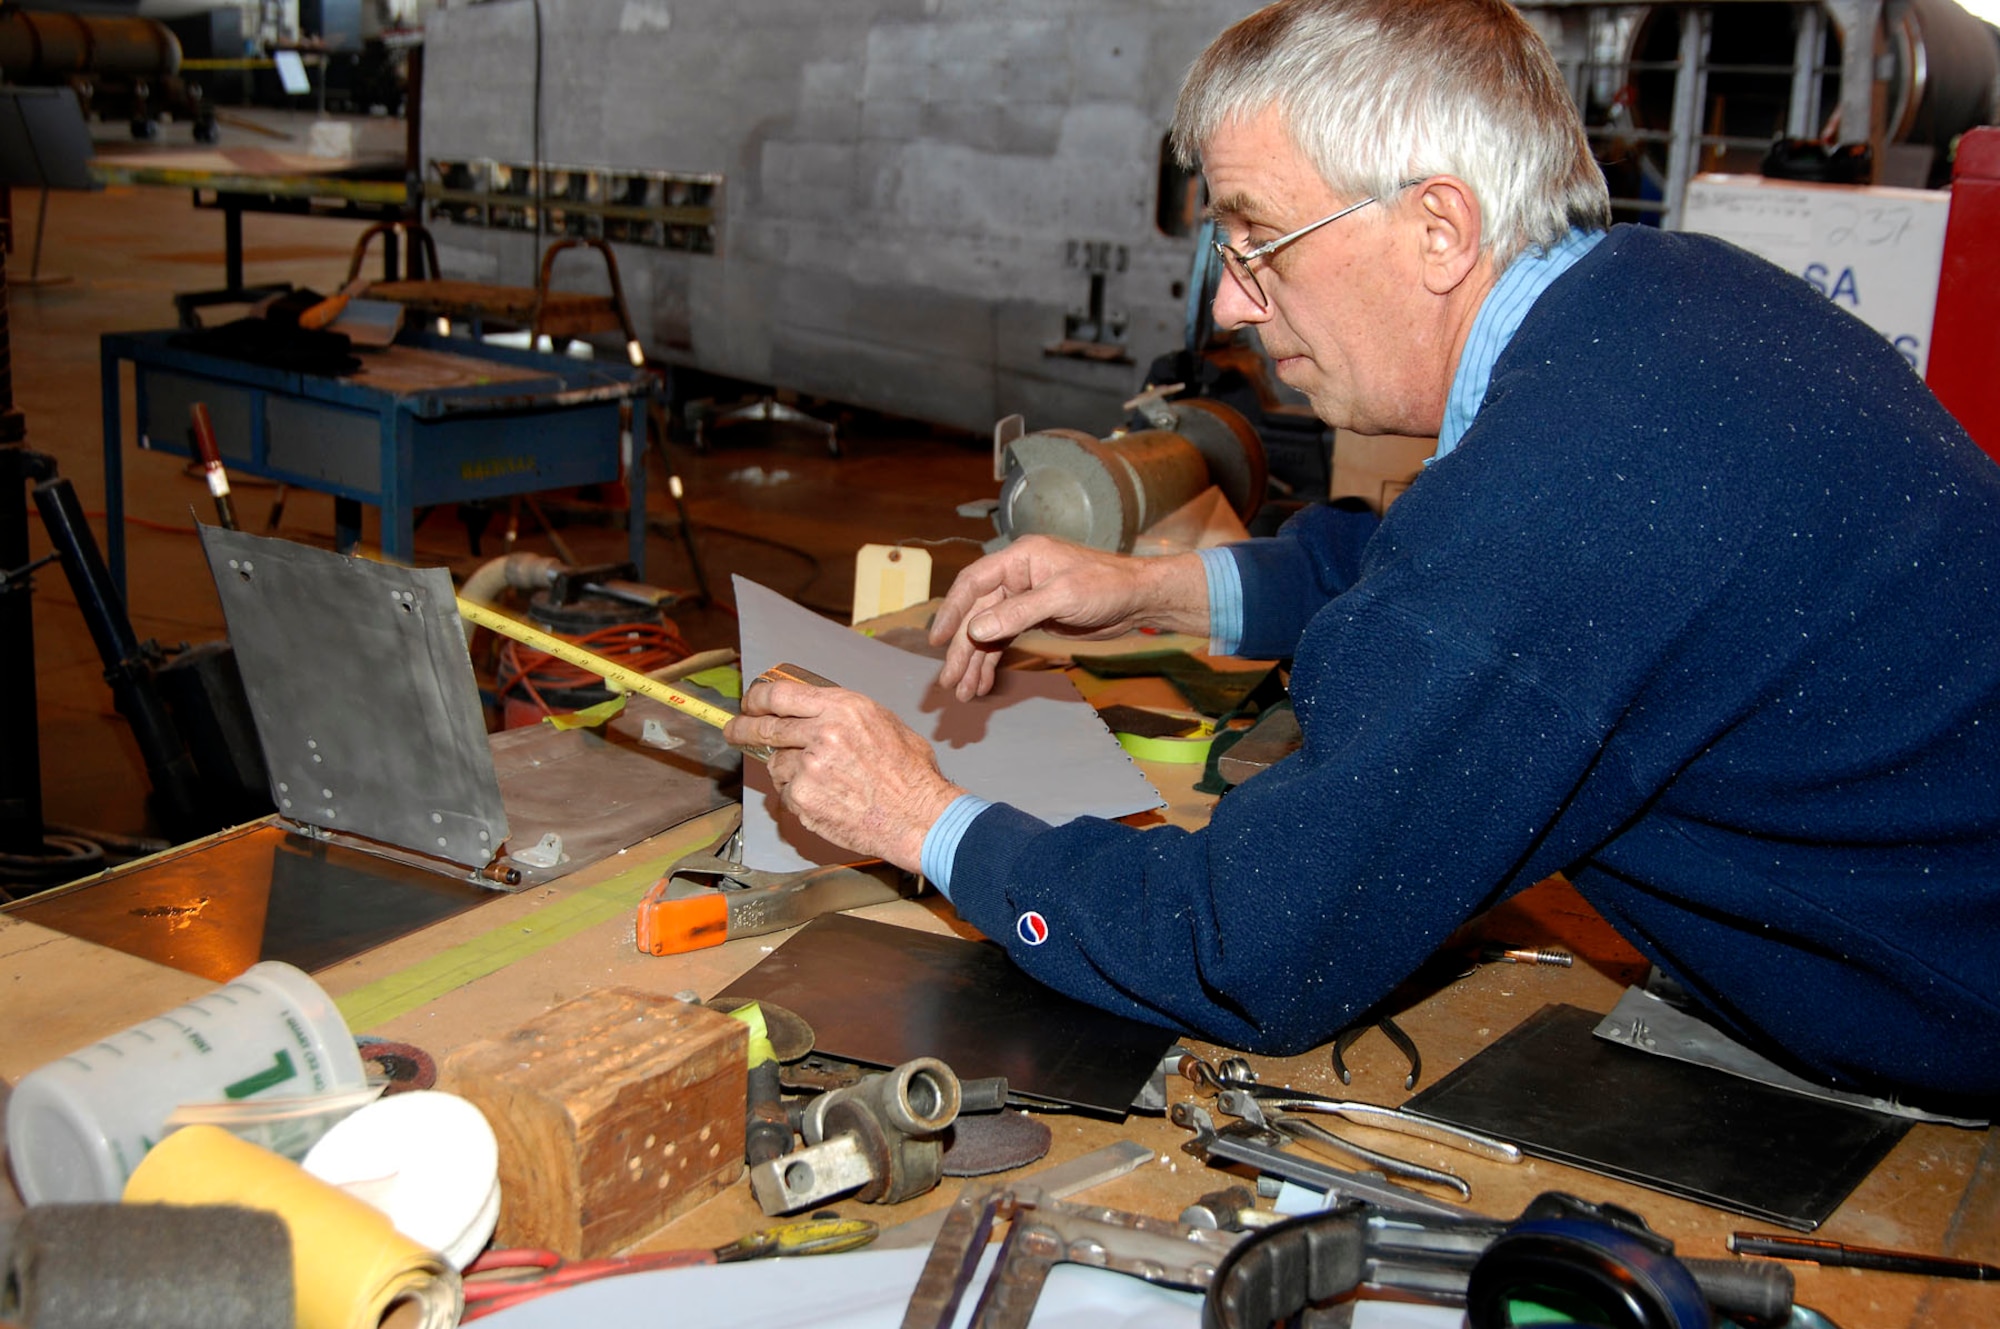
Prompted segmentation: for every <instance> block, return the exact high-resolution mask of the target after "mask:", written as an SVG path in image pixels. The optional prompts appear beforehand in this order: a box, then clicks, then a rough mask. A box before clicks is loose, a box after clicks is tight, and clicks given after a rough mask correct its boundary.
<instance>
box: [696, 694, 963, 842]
mask: <svg viewBox="0 0 2000 1329" xmlns="http://www.w3.org/2000/svg"><path fill="white" fill-rule="evenodd" d="M722 736H723V737H724V738H726V739H728V740H729V741H730V742H731V743H733V744H735V745H736V746H737V747H741V748H754V747H768V748H770V749H771V759H770V762H769V766H770V770H771V783H772V785H773V787H775V788H776V790H777V791H778V797H779V798H781V799H782V800H784V804H785V806H786V807H787V808H790V809H791V810H792V812H793V813H794V814H795V815H796V816H797V817H798V819H799V820H800V821H801V822H803V823H804V824H805V827H806V829H807V830H809V831H811V832H812V833H813V834H815V835H818V836H821V837H823V838H825V839H828V840H831V841H832V842H833V843H835V844H837V845H841V846H844V847H845V848H848V849H852V850H854V851H856V852H857V853H862V854H870V855H873V856H875V857H877V858H884V859H887V860H888V861H889V862H891V863H894V864H896V865H897V866H898V867H901V868H905V869H907V870H909V871H911V872H917V871H921V870H922V858H923V847H924V833H925V832H926V831H928V830H930V828H931V824H932V823H933V822H935V821H936V820H937V819H938V818H939V817H940V816H942V815H943V814H944V810H945V808H947V807H948V806H950V804H951V801H952V800H953V799H954V798H957V797H958V796H959V795H960V794H962V793H964V792H965V791H964V790H963V789H960V788H959V787H958V786H957V785H954V784H952V783H951V782H950V781H949V780H947V779H945V778H944V774H943V772H941V771H939V770H938V765H937V757H936V755H935V754H934V753H933V752H932V751H931V745H930V744H929V743H927V742H925V741H924V740H923V739H922V738H921V737H919V736H918V735H917V733H916V732H915V731H914V730H912V729H911V728H910V727H909V726H908V725H906V724H904V723H903V722H902V720H901V719H899V718H897V716H896V715H895V713H894V712H892V711H891V710H889V708H888V707H886V706H883V705H881V704H880V703H878V702H876V701H874V700H872V699H870V698H868V697H864V696H862V695H861V694H860V693H858V692H849V691H848V690H847V689H845V688H820V687H813V686H811V685H809V684H805V683H793V682H788V681H784V680H772V679H762V678H760V679H758V680H757V681H756V682H755V683H753V684H751V685H750V688H749V690H748V691H746V692H745V693H744V694H743V711H742V714H740V715H738V716H737V717H736V718H735V719H734V720H731V721H730V722H729V724H728V726H727V727H726V728H724V729H723V731H722Z"/></svg>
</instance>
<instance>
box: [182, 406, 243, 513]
mask: <svg viewBox="0 0 2000 1329" xmlns="http://www.w3.org/2000/svg"><path fill="white" fill-rule="evenodd" d="M188 413H189V414H190V415H192V416H193V417H194V427H193V429H192V430H191V431H190V432H192V433H193V435H194V451H195V455H196V456H197V457H199V458H201V468H202V471H203V472H204V473H205V476H206V479H207V480H208V492H209V493H211V494H213V495H215V515H216V517H217V519H218V520H220V521H221V522H222V528H223V529H224V530H226V531H233V530H235V529H236V507H235V505H234V504H232V503H231V502H230V501H229V472H227V471H225V470H223V469H222V449H221V447H220V446H218V445H217V443H216V441H215V422H214V421H213V420H210V419H209V418H208V407H207V405H206V404H205V403H202V402H196V403H195V404H194V405H193V406H191V407H190V408H188Z"/></svg>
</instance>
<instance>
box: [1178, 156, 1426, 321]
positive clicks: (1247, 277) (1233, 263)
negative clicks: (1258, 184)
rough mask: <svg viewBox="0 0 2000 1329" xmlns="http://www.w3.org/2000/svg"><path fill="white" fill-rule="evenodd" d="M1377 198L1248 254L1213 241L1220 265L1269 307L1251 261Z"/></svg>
mask: <svg viewBox="0 0 2000 1329" xmlns="http://www.w3.org/2000/svg"><path fill="white" fill-rule="evenodd" d="M1420 183H1421V181H1419V180H1405V181H1403V182H1402V183H1401V184H1399V185H1397V186H1396V188H1397V189H1398V190H1404V189H1408V188H1409V187H1410V186H1411V185H1414V184H1420ZM1378 201H1379V200H1378V199H1377V197H1376V196H1375V195H1373V194H1370V195H1369V196H1368V197H1367V198H1364V199H1362V200H1361V201H1360V202H1359V203H1350V204H1348V205H1347V206H1346V207H1344V208H1342V209H1341V210H1340V211H1338V212H1335V213H1330V214H1329V215H1327V216H1324V217H1321V218H1320V219H1319V220H1318V221H1316V222H1307V223H1306V224H1305V225H1304V226H1301V227H1299V229H1298V230H1296V231H1292V232H1290V233H1288V234H1285V235H1281V236H1279V237H1278V238H1277V239H1275V240H1266V241H1265V242H1264V243H1263V244H1261V245H1258V246H1257V247H1256V248H1255V249H1253V250H1251V251H1250V252H1249V253H1247V254H1245V253H1243V252H1242V251H1240V250H1238V249H1237V248H1236V247H1235V246H1234V245H1231V244H1230V243H1229V242H1228V241H1226V240H1217V241H1215V242H1214V243H1215V252H1216V254H1217V255H1219V256H1220V257H1221V259H1222V266H1223V267H1224V268H1226V269H1228V271H1229V275H1230V276H1232V277H1234V278H1235V279H1236V284H1237V285H1238V286H1240V287H1242V288H1243V294H1245V295H1247V296H1249V297H1250V303H1252V304H1254V305H1256V306H1257V308H1259V309H1269V308H1270V307H1271V297H1269V296H1267V295H1265V294H1264V288H1263V287H1262V286H1259V285H1258V284H1257V273H1256V271H1255V270H1254V269H1253V268H1252V267H1251V266H1250V265H1251V264H1253V263H1262V262H1264V261H1265V260H1267V259H1269V258H1270V257H1271V255H1273V254H1275V253H1277V252H1278V251H1279V250H1280V249H1283V248H1284V247H1285V246H1286V245H1288V244H1291V243H1292V242H1293V241H1295V240H1303V239H1305V238H1306V237H1307V236H1309V235H1311V234H1312V233H1313V232H1314V231H1317V230H1318V229H1319V228H1320V227H1322V226H1331V225H1332V224H1333V223H1335V222H1337V221H1339V220H1340V219H1341V218H1342V217H1345V216H1346V215H1347V214H1348V213H1350V212H1359V211H1360V210H1361V209H1363V208H1365V207H1367V206H1368V205H1369V204H1370V203H1374V202H1378Z"/></svg>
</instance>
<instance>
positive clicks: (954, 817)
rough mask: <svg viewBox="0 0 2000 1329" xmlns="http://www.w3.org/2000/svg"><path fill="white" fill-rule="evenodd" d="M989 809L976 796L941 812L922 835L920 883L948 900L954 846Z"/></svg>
mask: <svg viewBox="0 0 2000 1329" xmlns="http://www.w3.org/2000/svg"><path fill="white" fill-rule="evenodd" d="M992 806H993V805H992V804H991V803H989V802H987V801H986V800H985V799H983V798H980V797H979V796H978V795H976V794H960V795H959V796H958V797H957V798H954V799H953V800H952V801H951V803H950V804H949V805H948V806H947V807H946V808H945V810H944V815H943V816H941V817H939V818H938V819H937V820H936V821H934V822H932V823H931V828H930V829H929V830H928V831H925V832H924V848H923V857H922V861H921V863H920V864H919V866H921V867H922V868H923V870H924V880H925V881H928V882H929V883H930V884H931V885H933V886H935V887H937V890H938V894H939V895H942V896H943V897H944V898H945V899H947V900H949V899H950V898H951V863H952V860H953V859H954V858H957V857H958V842H959V841H960V840H963V839H964V838H965V833H966V831H968V830H970V829H971V828H972V823H973V822H974V821H975V820H976V819H977V818H978V816H979V814H980V813H982V812H984V811H986V809H988V808H990V807H992Z"/></svg>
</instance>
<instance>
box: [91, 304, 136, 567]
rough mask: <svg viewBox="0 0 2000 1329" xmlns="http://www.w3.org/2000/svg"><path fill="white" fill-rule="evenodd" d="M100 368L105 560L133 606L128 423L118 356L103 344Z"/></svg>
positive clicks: (99, 361)
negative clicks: (128, 574) (128, 575)
mask: <svg viewBox="0 0 2000 1329" xmlns="http://www.w3.org/2000/svg"><path fill="white" fill-rule="evenodd" d="M97 365H98V369H97V373H98V386H99V391H100V393H101V394H102V397H103V402H104V561H105V564H106V566H107V567H108V568H109V569H110V572H111V585H112V587H113V588H114V589H115V590H117V592H118V598H119V600H120V601H122V602H123V603H124V604H127V605H130V604H131V603H132V596H131V593H130V592H128V591H127V590H126V589H125V421H124V419H123V418H122V407H121V405H120V402H119V399H118V355H117V353H116V352H114V351H113V350H112V349H111V348H110V347H108V346H105V345H104V344H103V343H102V342H101V341H100V342H99V343H98V351H97Z"/></svg>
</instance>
